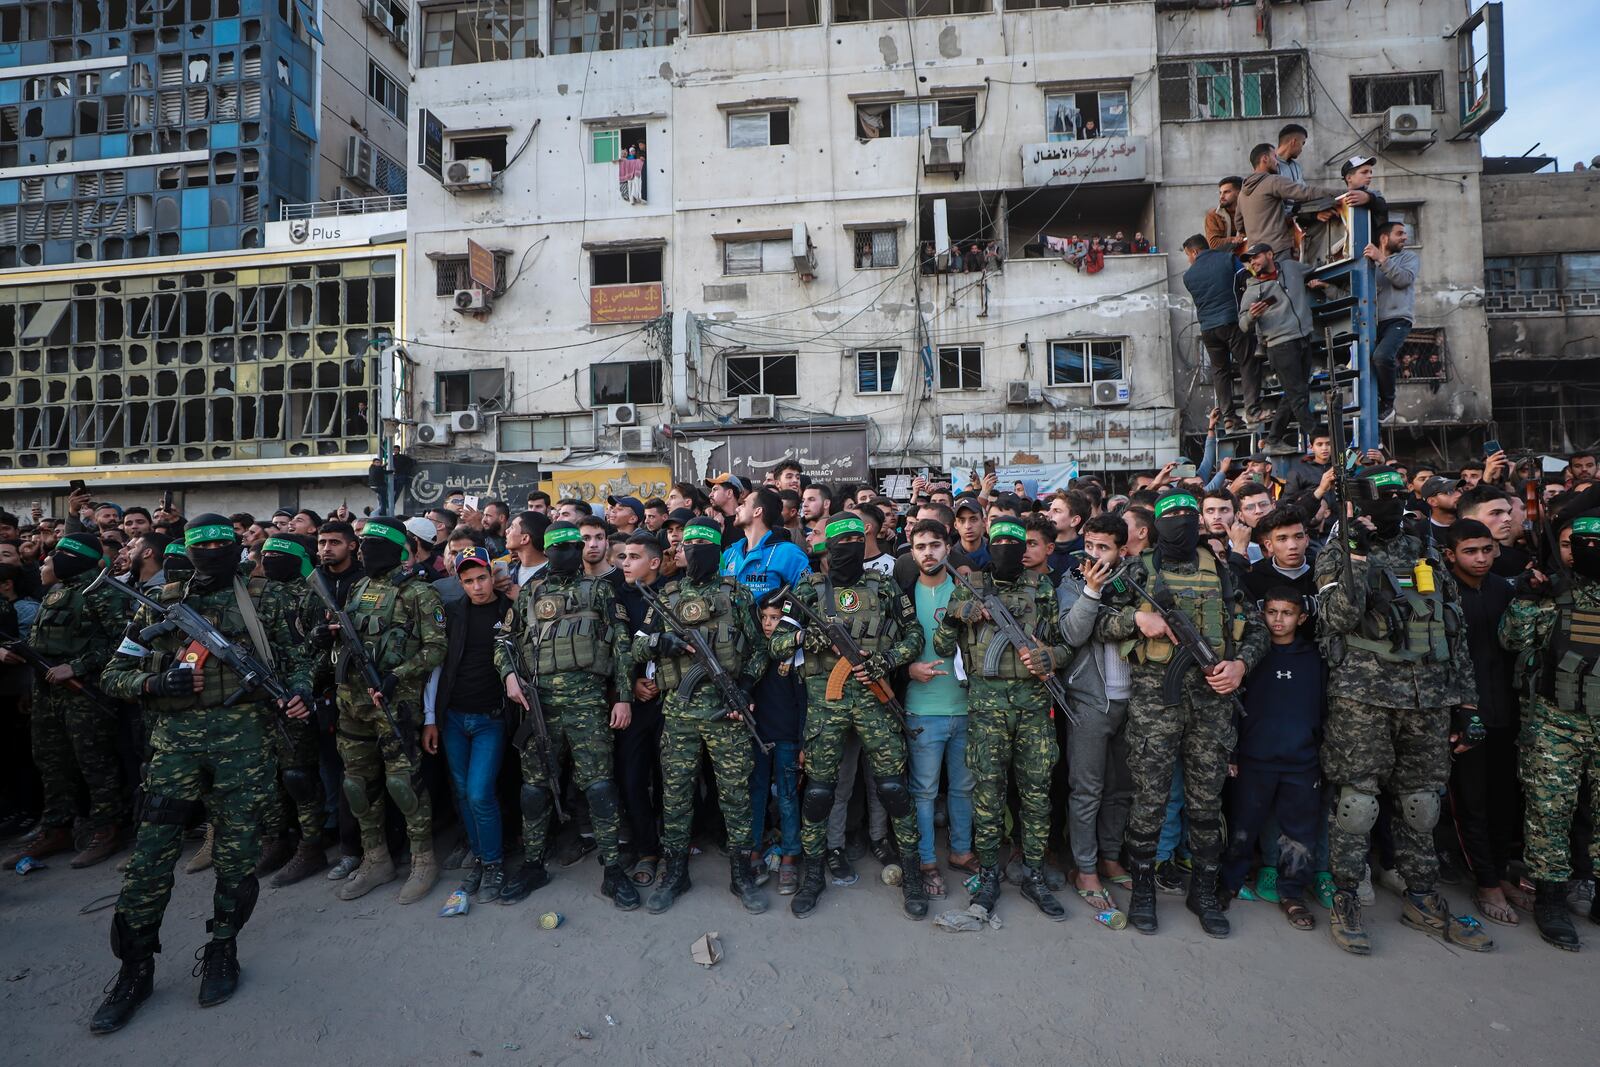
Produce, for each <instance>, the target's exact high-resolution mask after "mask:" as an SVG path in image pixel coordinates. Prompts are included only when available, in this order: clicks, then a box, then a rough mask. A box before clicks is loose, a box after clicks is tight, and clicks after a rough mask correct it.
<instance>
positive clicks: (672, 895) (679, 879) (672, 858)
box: [644, 852, 689, 915]
mask: <svg viewBox="0 0 1600 1067" xmlns="http://www.w3.org/2000/svg"><path fill="white" fill-rule="evenodd" d="M664 866H665V868H666V872H665V873H664V874H662V876H661V880H660V881H659V882H657V883H656V888H655V891H654V892H652V893H651V894H650V899H649V900H648V901H646V902H645V905H644V906H645V910H646V911H648V912H649V913H650V914H651V915H660V914H661V913H662V912H664V911H666V910H667V909H668V908H670V907H672V902H673V901H674V900H677V899H678V898H679V897H681V896H683V895H684V894H685V893H687V892H688V891H689V857H688V855H687V854H685V853H683V852H669V853H667V855H666V860H665V863H664Z"/></svg>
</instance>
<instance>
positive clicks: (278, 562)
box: [261, 534, 316, 582]
mask: <svg viewBox="0 0 1600 1067" xmlns="http://www.w3.org/2000/svg"><path fill="white" fill-rule="evenodd" d="M308 541H310V538H309V537H302V536H299V535H296V534H277V535H275V536H273V537H269V538H267V541H266V543H265V544H263V545H262V546H261V570H262V571H263V572H264V573H265V574H266V576H267V577H268V578H270V579H271V580H272V581H274V582H294V581H299V580H300V579H301V578H307V577H310V575H311V557H312V555H313V553H315V551H316V543H315V542H311V543H310V544H307V542H308Z"/></svg>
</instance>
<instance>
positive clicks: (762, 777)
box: [750, 741, 800, 856]
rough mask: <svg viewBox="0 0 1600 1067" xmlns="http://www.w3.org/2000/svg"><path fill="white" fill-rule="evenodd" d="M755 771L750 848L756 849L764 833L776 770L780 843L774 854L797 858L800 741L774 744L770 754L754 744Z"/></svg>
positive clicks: (751, 777)
mask: <svg viewBox="0 0 1600 1067" xmlns="http://www.w3.org/2000/svg"><path fill="white" fill-rule="evenodd" d="M750 749H751V752H752V754H753V755H754V756H755V770H753V771H752V772H751V774H750V847H751V848H752V849H759V848H760V847H761V840H762V837H763V836H764V835H765V834H766V832H767V793H768V791H769V789H770V788H771V786H772V780H773V770H774V768H776V770H777V784H778V832H779V833H781V834H782V835H783V843H782V845H780V846H779V848H778V852H779V854H780V855H784V856H798V855H800V742H798V741H774V742H773V743H772V751H771V752H762V751H761V749H759V748H757V747H756V744H755V742H754V741H752V742H751V743H750Z"/></svg>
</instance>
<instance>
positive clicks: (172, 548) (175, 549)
mask: <svg viewBox="0 0 1600 1067" xmlns="http://www.w3.org/2000/svg"><path fill="white" fill-rule="evenodd" d="M162 555H166V556H183V558H184V559H188V558H189V557H188V555H186V554H185V553H184V551H183V546H182V545H180V544H178V542H176V541H173V542H172V543H171V544H169V545H167V548H166V551H165V552H163V553H162Z"/></svg>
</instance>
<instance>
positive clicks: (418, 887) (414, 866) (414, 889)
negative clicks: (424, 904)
mask: <svg viewBox="0 0 1600 1067" xmlns="http://www.w3.org/2000/svg"><path fill="white" fill-rule="evenodd" d="M438 880H439V865H438V864H437V863H435V862H434V861H433V850H432V849H424V850H421V851H419V850H417V849H412V850H411V874H410V875H409V876H408V877H407V878H406V884H405V885H403V886H401V887H400V903H402V904H415V903H416V902H417V901H419V900H421V899H422V898H423V897H425V896H427V895H428V893H429V892H430V891H431V890H432V889H433V886H434V883H435V882H437V881H438Z"/></svg>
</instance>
